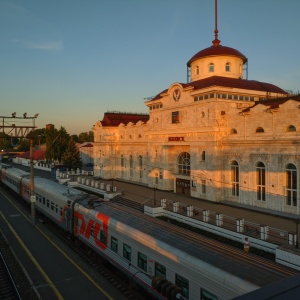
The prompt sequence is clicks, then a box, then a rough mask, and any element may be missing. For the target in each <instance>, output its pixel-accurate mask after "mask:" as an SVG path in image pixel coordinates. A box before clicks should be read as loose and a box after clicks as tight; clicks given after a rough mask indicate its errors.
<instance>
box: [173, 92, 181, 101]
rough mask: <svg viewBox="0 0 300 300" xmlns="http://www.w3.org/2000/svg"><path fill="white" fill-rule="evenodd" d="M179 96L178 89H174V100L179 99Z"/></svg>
mask: <svg viewBox="0 0 300 300" xmlns="http://www.w3.org/2000/svg"><path fill="white" fill-rule="evenodd" d="M180 96H181V92H180V89H175V90H174V92H173V99H174V101H178V100H179V99H180Z"/></svg>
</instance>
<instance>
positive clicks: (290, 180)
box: [285, 164, 298, 206]
mask: <svg viewBox="0 0 300 300" xmlns="http://www.w3.org/2000/svg"><path fill="white" fill-rule="evenodd" d="M285 182H286V204H287V205H290V206H297V198H298V197H297V195H298V184H297V168H296V166H295V165H294V164H288V165H287V166H286V169H285Z"/></svg>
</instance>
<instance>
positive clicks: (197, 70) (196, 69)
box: [195, 66, 199, 75]
mask: <svg viewBox="0 0 300 300" xmlns="http://www.w3.org/2000/svg"><path fill="white" fill-rule="evenodd" d="M195 75H199V66H196V68H195Z"/></svg>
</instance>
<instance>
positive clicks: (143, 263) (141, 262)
mask: <svg viewBox="0 0 300 300" xmlns="http://www.w3.org/2000/svg"><path fill="white" fill-rule="evenodd" d="M138 267H139V268H140V269H142V270H144V271H145V272H147V255H145V254H143V253H141V252H138Z"/></svg>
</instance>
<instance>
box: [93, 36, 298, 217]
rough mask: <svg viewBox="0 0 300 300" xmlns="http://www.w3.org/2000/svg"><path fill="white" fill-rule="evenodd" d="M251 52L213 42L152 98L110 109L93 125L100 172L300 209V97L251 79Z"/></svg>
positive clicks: (198, 194) (195, 193)
mask: <svg viewBox="0 0 300 300" xmlns="http://www.w3.org/2000/svg"><path fill="white" fill-rule="evenodd" d="M245 67H247V58H246V56H245V55H244V54H242V53H241V52H239V51H238V50H236V49H234V48H230V47H227V46H222V45H221V43H220V40H218V36H217V33H216V32H215V39H214V40H213V44H212V45H211V46H210V47H208V48H205V49H203V50H201V51H199V52H197V53H196V54H195V55H194V56H193V57H192V58H190V59H189V60H188V62H187V78H188V80H187V83H180V82H175V83H173V84H171V85H170V86H169V87H167V88H166V89H165V90H163V91H160V92H159V93H158V94H157V95H156V96H155V97H154V98H152V99H149V100H147V101H146V102H145V105H146V106H147V108H148V111H149V113H148V114H145V115H143V114H128V113H120V112H106V113H105V114H104V117H103V119H102V121H97V122H96V123H95V125H94V126H93V130H94V143H93V146H94V147H93V151H94V152H93V155H94V174H95V175H96V176H100V177H101V178H104V179H112V178H116V179H117V178H118V179H122V180H126V181H129V182H133V183H138V184H143V185H146V186H148V187H151V188H155V189H156V188H157V189H160V190H166V191H173V192H175V193H178V194H184V195H190V196H192V197H195V198H201V199H207V200H210V201H214V202H221V201H224V200H225V201H232V202H236V203H242V204H246V205H251V206H257V207H263V208H266V209H272V210H277V211H282V212H287V213H293V214H299V213H300V210H299V207H300V201H299V173H300V96H299V94H298V95H295V94H288V93H287V92H286V91H285V90H283V89H281V88H280V87H278V86H275V85H273V84H271V83H266V82H259V81H255V80H248V79H247V78H244V77H245V76H244V73H245Z"/></svg>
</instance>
